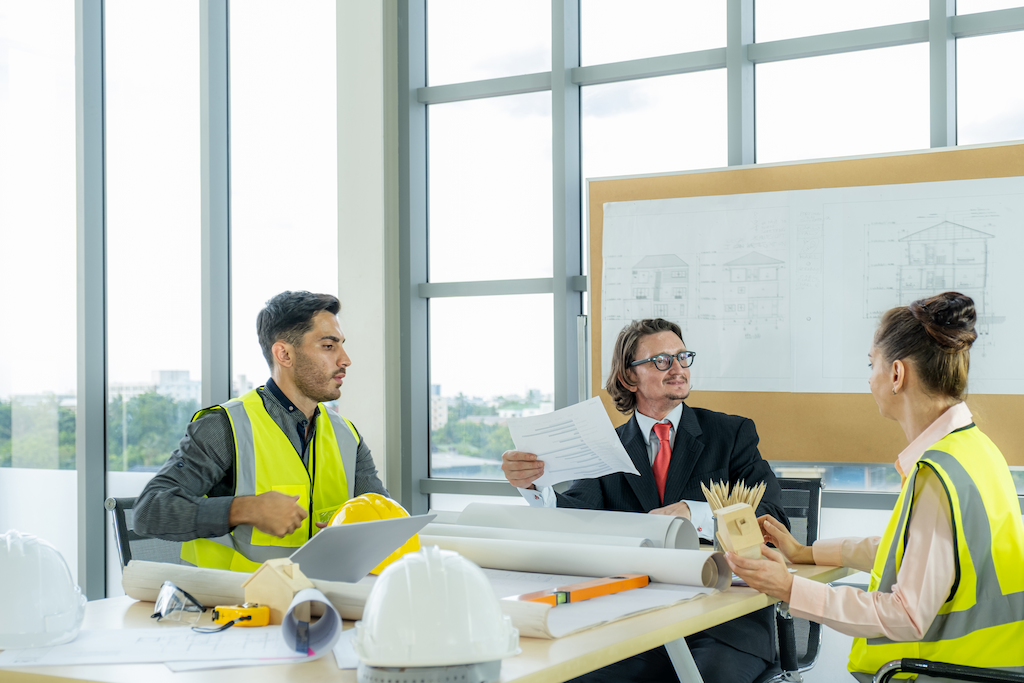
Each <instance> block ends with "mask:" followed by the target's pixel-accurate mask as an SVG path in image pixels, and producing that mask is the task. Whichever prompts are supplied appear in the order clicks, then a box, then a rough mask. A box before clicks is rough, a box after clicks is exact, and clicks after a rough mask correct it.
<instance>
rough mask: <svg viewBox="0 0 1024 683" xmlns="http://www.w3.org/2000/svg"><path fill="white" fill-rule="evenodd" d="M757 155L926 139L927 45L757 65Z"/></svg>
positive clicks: (769, 158) (800, 155)
mask: <svg viewBox="0 0 1024 683" xmlns="http://www.w3.org/2000/svg"><path fill="white" fill-rule="evenodd" d="M756 118H757V162H758V163H766V162H773V161H789V160H791V159H818V158H822V157H835V156H851V155H855V154H874V153H879V152H895V151H901V150H911V149H925V148H927V147H928V146H929V142H930V136H929V115H928V45H927V44H924V43H922V44H919V45H905V46H901V47H890V48H884V49H879V50H865V51H863V52H850V53H844V54H838V55H829V56H827V57H813V58H808V59H795V60H792V61H785V62H772V63H769V64H759V65H758V66H757V117H756Z"/></svg>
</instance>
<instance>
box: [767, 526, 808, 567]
mask: <svg viewBox="0 0 1024 683" xmlns="http://www.w3.org/2000/svg"><path fill="white" fill-rule="evenodd" d="M757 525H758V526H759V527H761V535H762V536H763V537H764V542H765V543H771V544H772V545H774V546H775V547H776V548H778V549H779V551H780V552H781V553H782V554H783V555H784V556H785V558H786V559H787V560H789V561H790V562H792V563H793V564H814V553H812V552H811V549H810V548H808V547H807V546H805V545H801V544H800V543H799V542H797V540H796V539H795V538H793V534H791V533H789V529H787V528H786V525H785V524H783V523H782V522H780V521H779V520H777V519H775V518H774V517H772V516H771V515H761V516H760V517H758V518H757Z"/></svg>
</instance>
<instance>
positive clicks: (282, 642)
mask: <svg viewBox="0 0 1024 683" xmlns="http://www.w3.org/2000/svg"><path fill="white" fill-rule="evenodd" d="M307 601H314V602H320V603H323V607H324V613H323V616H321V617H320V619H319V620H318V621H317V622H315V623H313V624H311V625H310V627H309V652H308V654H306V655H303V654H300V653H298V652H296V651H295V630H296V625H295V623H296V622H295V618H294V616H293V612H294V610H295V607H296V606H297V605H298V604H299V603H302V602H307ZM340 633H341V617H340V616H339V615H338V611H337V610H336V609H334V606H333V605H331V603H330V602H329V601H328V600H327V598H326V597H325V596H324V594H323V593H321V592H320V591H318V590H316V589H315V588H307V589H306V590H303V591H300V592H299V593H297V594H296V595H295V598H294V599H293V600H292V604H291V605H290V606H289V607H288V612H287V613H286V614H285V618H284V623H283V624H282V625H281V626H260V627H257V628H243V627H235V628H229V629H227V630H226V631H221V632H219V633H196V632H195V631H193V630H192V629H190V628H185V627H182V626H179V625H177V624H175V625H173V626H172V625H170V624H167V625H156V626H154V627H152V628H136V629H120V630H90V629H84V630H82V631H79V633H78V637H77V638H75V639H74V640H72V641H71V642H70V643H65V644H64V645H55V646H53V647H40V648H32V649H26V650H4V651H3V652H0V666H60V665H78V664H145V663H160V662H164V663H168V666H169V667H170V668H171V669H172V670H174V671H192V670H195V669H216V668H223V667H227V666H257V665H263V664H282V663H285V662H289V661H312V660H314V659H319V658H320V657H323V656H324V654H326V653H327V652H330V651H331V649H332V648H333V647H334V643H335V641H336V640H337V639H338V636H339V635H340ZM172 663H173V664H172Z"/></svg>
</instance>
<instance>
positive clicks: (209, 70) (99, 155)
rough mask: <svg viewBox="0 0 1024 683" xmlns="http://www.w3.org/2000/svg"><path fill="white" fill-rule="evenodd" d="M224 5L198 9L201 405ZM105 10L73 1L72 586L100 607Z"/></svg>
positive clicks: (225, 313)
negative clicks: (75, 495) (75, 555)
mask: <svg viewBox="0 0 1024 683" xmlns="http://www.w3.org/2000/svg"><path fill="white" fill-rule="evenodd" d="M228 3H229V0H201V2H200V69H201V75H200V88H201V95H200V110H201V112H200V116H201V135H200V137H201V141H200V144H201V163H202V174H201V177H202V183H201V184H202V188H201V192H202V239H201V247H200V248H201V252H202V255H201V258H202V278H203V282H202V302H201V306H202V349H203V379H202V382H203V385H202V397H203V402H204V405H214V404H217V403H223V402H224V401H226V400H228V399H229V398H230V397H231V315H230V313H231V246H230V245H231V242H230V230H231V225H230V224H231V208H230V203H231V183H230V176H231V173H230V116H229V111H230V110H229V98H230V89H229V87H228V83H229V62H228V48H229V43H228V32H229V12H228V10H229V7H228ZM105 9H106V8H105V2H104V0H75V119H76V202H77V219H76V223H77V237H76V240H77V257H76V259H77V270H78V276H77V280H76V301H77V321H78V322H77V342H76V345H77V362H78V367H77V409H76V413H77V414H76V421H75V460H76V469H77V493H78V500H77V505H76V512H77V530H78V534H77V543H78V584H79V586H81V588H82V591H83V593H84V594H85V596H86V597H87V598H88V599H90V600H95V599H98V598H103V597H106V583H107V581H106V578H107V577H106V569H107V567H106V529H107V525H106V519H105V514H106V512H105V510H104V508H103V501H104V500H105V499H106V474H107V468H106V461H107V367H108V364H107V296H106V293H107V292H106V287H107V261H106V258H107V249H106V246H107V245H106V239H107V235H106V227H107V226H106V219H107V196H106V182H107V176H106V92H105V88H106V85H105V81H106V73H105V69H106V65H105V54H104V48H105V26H104V20H105Z"/></svg>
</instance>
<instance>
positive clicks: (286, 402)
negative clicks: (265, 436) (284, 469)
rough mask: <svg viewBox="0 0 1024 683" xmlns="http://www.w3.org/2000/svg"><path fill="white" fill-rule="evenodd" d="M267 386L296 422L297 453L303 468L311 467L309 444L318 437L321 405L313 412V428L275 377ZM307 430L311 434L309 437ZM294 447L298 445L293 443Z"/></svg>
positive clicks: (268, 381) (269, 380)
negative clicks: (317, 427)
mask: <svg viewBox="0 0 1024 683" xmlns="http://www.w3.org/2000/svg"><path fill="white" fill-rule="evenodd" d="M265 386H266V389H267V391H269V392H270V394H271V395H272V396H273V397H274V398H275V399H277V402H278V403H279V404H281V407H282V408H284V409H285V410H286V411H288V417H290V418H292V419H294V420H295V433H296V434H297V435H298V437H299V443H298V446H299V447H298V448H296V451H298V453H299V457H301V458H302V464H303V466H304V467H309V444H310V443H311V442H312V441H313V439H314V438H315V437H316V418H317V417H319V416H320V405H319V404H317V406H316V410H314V411H313V426H312V427H310V426H309V422H310V421H309V420H307V419H306V414H305V413H303V412H302V411H301V410H299V407H298V406H296V405H295V404H294V403H292V400H291V399H290V398H288V396H286V395H285V393H284V392H283V391H281V387H279V386H277V382H275V381H274V378H273V377H271V378H270V379H268V380H267V383H266V385H265ZM264 405H266V403H264ZM307 430H308V432H309V433H308V435H307ZM289 436H290V435H289ZM289 440H290V439H289ZM292 445H293V446H294V445H296V444H295V443H294V442H293V443H292Z"/></svg>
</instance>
